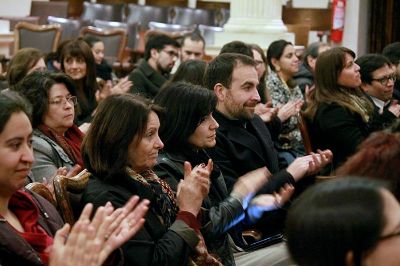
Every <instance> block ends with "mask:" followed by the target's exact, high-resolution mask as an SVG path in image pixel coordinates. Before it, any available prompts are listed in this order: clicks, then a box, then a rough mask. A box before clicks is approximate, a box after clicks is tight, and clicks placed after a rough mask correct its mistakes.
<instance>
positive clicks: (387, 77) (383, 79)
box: [372, 74, 397, 86]
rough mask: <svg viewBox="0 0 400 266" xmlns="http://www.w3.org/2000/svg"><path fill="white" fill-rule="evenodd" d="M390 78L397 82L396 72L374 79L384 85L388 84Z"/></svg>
mask: <svg viewBox="0 0 400 266" xmlns="http://www.w3.org/2000/svg"><path fill="white" fill-rule="evenodd" d="M389 79H390V80H392V81H393V82H396V79H397V77H396V74H391V75H387V76H384V77H381V78H378V79H372V80H375V81H378V82H379V83H380V84H382V85H383V86H386V85H387V84H388V82H389Z"/></svg>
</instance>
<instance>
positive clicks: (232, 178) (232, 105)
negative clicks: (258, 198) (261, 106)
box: [204, 53, 331, 193]
mask: <svg viewBox="0 0 400 266" xmlns="http://www.w3.org/2000/svg"><path fill="white" fill-rule="evenodd" d="M204 80H205V83H206V86H207V88H208V89H210V90H213V91H214V92H215V94H216V96H217V98H218V104H217V109H216V111H215V112H214V113H213V116H214V118H215V120H216V121H217V122H218V124H219V128H218V129H217V144H216V148H215V149H212V150H211V151H210V152H212V153H211V154H212V155H211V158H212V159H213V160H214V162H215V163H216V164H217V165H218V166H219V167H220V169H221V172H222V174H223V175H224V179H225V182H226V184H227V187H228V191H231V190H232V187H233V185H234V183H235V182H236V181H237V179H238V177H240V176H242V175H244V174H246V173H247V172H250V171H252V170H255V169H258V168H260V167H265V166H266V167H267V168H268V170H269V171H270V172H271V173H272V174H273V177H272V178H271V179H270V180H269V182H268V183H267V185H266V187H265V188H264V189H263V190H262V193H272V192H274V191H278V190H279V189H280V188H281V187H282V186H283V185H284V184H286V183H289V184H294V183H295V182H296V181H297V180H299V179H301V178H303V177H304V176H305V175H307V174H311V173H314V172H316V171H317V170H319V169H320V168H321V166H322V165H325V164H326V163H327V162H328V161H330V159H331V153H330V152H329V151H324V152H321V154H320V155H318V156H304V157H300V158H298V159H296V160H295V161H294V162H293V163H292V164H290V165H289V167H288V168H287V170H286V169H282V170H281V169H280V168H279V165H278V156H277V152H276V150H275V149H274V145H273V143H272V140H271V137H270V133H269V131H268V128H267V127H266V126H265V123H264V122H263V121H262V120H261V118H260V117H259V116H258V115H255V114H254V107H255V106H256V104H257V103H258V102H259V101H260V96H259V94H258V91H257V84H258V76H257V71H256V69H255V62H254V60H253V59H252V58H250V57H248V56H244V55H241V54H234V53H232V54H231V53H227V54H221V55H219V56H217V57H216V58H214V60H212V61H211V62H210V63H209V64H208V67H207V69H206V73H205V79H204Z"/></svg>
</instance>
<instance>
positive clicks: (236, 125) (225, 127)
mask: <svg viewBox="0 0 400 266" xmlns="http://www.w3.org/2000/svg"><path fill="white" fill-rule="evenodd" d="M213 116H214V118H215V120H216V121H217V122H218V124H219V128H218V129H217V145H216V146H215V148H213V149H210V150H209V151H208V152H209V154H210V156H211V158H212V159H213V161H214V163H215V164H217V165H218V166H219V168H220V169H221V172H222V174H223V176H224V179H225V183H226V185H227V187H228V191H231V190H232V187H233V185H234V183H235V182H236V180H237V179H238V178H239V177H240V176H242V175H244V174H246V173H247V172H250V171H252V170H255V169H258V168H260V167H264V166H266V167H267V168H268V170H269V171H270V172H271V173H272V177H271V178H270V180H269V182H268V183H267V184H266V185H265V186H264V188H263V189H261V191H260V192H259V193H272V192H274V191H277V190H279V188H281V187H282V186H283V185H284V184H286V183H289V184H294V182H295V180H294V179H293V177H292V176H291V175H290V174H289V173H288V172H287V171H286V170H280V169H279V164H278V155H277V152H276V150H275V148H274V144H273V141H272V140H271V135H270V133H269V131H268V128H267V127H266V125H265V123H264V122H263V121H262V120H261V118H260V117H259V116H258V115H255V116H254V118H253V119H252V120H250V121H247V125H246V128H245V127H244V125H243V122H241V121H239V120H230V119H228V118H226V117H225V116H224V115H223V114H221V113H220V112H218V111H215V112H214V113H213Z"/></svg>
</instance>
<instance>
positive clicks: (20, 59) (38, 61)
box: [7, 48, 46, 87]
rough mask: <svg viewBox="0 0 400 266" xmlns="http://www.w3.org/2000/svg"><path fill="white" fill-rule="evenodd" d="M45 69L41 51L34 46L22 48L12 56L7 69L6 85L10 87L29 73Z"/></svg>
mask: <svg viewBox="0 0 400 266" xmlns="http://www.w3.org/2000/svg"><path fill="white" fill-rule="evenodd" d="M35 70H38V71H43V70H46V64H45V63H44V55H43V53H42V52H41V51H40V50H38V49H36V48H23V49H20V50H18V52H17V53H16V54H15V55H14V56H13V58H12V59H11V61H10V65H9V67H8V71H7V82H8V86H9V87H12V86H14V85H15V84H17V83H18V82H19V81H20V80H22V79H23V78H24V77H25V76H26V75H28V74H29V73H31V72H33V71H35Z"/></svg>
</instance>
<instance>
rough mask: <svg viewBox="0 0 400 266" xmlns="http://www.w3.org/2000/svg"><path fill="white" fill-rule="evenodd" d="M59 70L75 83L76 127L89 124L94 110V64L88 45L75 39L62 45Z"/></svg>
mask: <svg viewBox="0 0 400 266" xmlns="http://www.w3.org/2000/svg"><path fill="white" fill-rule="evenodd" d="M60 63H61V70H62V71H63V72H64V73H65V74H67V75H68V76H69V77H70V78H71V79H72V80H73V81H74V83H75V87H76V96H77V98H78V104H79V110H78V112H77V116H76V122H77V124H78V126H80V125H81V124H83V123H84V122H89V121H90V120H91V117H92V113H93V111H94V110H95V109H96V106H97V102H96V97H95V94H96V91H97V82H96V63H95V60H94V56H93V53H92V50H91V49H90V47H89V45H88V44H87V43H86V42H85V41H83V40H81V39H75V40H71V41H68V42H67V43H65V44H64V46H63V48H62V50H61V54H60Z"/></svg>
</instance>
